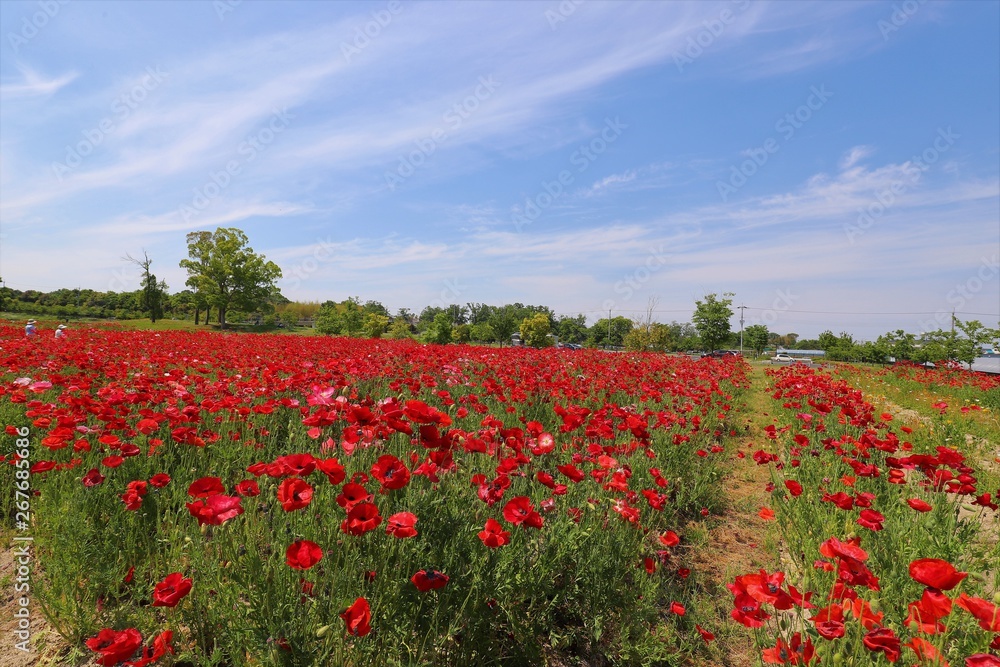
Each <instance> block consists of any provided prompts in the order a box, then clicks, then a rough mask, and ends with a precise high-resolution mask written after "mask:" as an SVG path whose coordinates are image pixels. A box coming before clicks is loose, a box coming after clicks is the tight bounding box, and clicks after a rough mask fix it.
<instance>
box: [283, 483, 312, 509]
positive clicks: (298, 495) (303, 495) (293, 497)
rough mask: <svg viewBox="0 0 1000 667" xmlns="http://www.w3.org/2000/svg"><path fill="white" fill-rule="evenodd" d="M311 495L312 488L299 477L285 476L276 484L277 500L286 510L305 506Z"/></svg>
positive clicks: (310, 499)
mask: <svg viewBox="0 0 1000 667" xmlns="http://www.w3.org/2000/svg"><path fill="white" fill-rule="evenodd" d="M312 497H313V488H312V487H311V486H309V482H307V481H305V480H304V479H302V478H301V477H287V478H285V479H283V480H282V481H281V484H280V485H279V486H278V500H279V501H280V502H281V507H282V509H284V510H285V511H286V512H294V511H295V510H300V509H302V508H303V507H305V506H307V505H308V504H309V503H310V501H312Z"/></svg>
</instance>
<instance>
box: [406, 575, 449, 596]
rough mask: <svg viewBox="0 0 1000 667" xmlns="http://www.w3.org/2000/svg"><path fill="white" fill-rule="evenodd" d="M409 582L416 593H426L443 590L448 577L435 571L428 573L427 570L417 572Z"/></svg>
mask: <svg viewBox="0 0 1000 667" xmlns="http://www.w3.org/2000/svg"><path fill="white" fill-rule="evenodd" d="M410 581H412V582H413V585H414V586H416V587H417V590H418V591H420V592H421V593H426V592H427V591H430V590H434V589H436V588H444V587H445V585H447V583H448V575H447V574H442V573H441V572H438V571H437V570H431V571H429V572H428V571H427V570H419V571H418V572H417V573H416V574H415V575H413V576H412V577H410Z"/></svg>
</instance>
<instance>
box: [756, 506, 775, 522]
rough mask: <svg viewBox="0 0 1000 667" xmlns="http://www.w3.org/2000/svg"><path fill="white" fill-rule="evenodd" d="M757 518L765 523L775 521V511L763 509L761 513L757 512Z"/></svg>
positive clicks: (768, 508) (767, 508)
mask: <svg viewBox="0 0 1000 667" xmlns="http://www.w3.org/2000/svg"><path fill="white" fill-rule="evenodd" d="M757 516H759V517H760V518H761V519H763V520H764V521H774V510H772V509H771V508H770V507H761V508H760V511H759V512H757Z"/></svg>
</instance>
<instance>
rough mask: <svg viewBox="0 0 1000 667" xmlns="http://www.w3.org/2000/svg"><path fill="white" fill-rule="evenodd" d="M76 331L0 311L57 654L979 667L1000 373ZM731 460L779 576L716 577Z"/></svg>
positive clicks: (23, 505) (1, 348) (23, 526)
mask: <svg viewBox="0 0 1000 667" xmlns="http://www.w3.org/2000/svg"><path fill="white" fill-rule="evenodd" d="M74 333H75V335H74V337H73V338H71V339H70V340H66V341H55V340H48V339H44V340H39V339H27V340H26V339H24V338H23V337H22V336H21V335H20V331H19V330H18V329H15V328H13V327H3V326H0V339H2V345H0V369H2V371H0V372H2V377H0V396H2V400H0V418H2V420H3V423H4V426H5V435H4V438H3V441H2V442H3V446H2V448H0V456H2V462H3V463H4V465H0V484H2V485H3V489H4V493H3V495H2V497H0V498H2V499H0V510H2V516H3V523H2V530H3V531H4V535H6V536H8V539H7V540H5V541H6V542H9V543H14V542H13V540H16V539H17V538H18V537H21V538H25V537H30V539H31V549H32V555H31V558H32V563H33V567H34V569H33V571H32V575H31V580H30V596H31V599H32V601H33V604H35V605H37V608H38V609H39V610H40V611H41V613H42V614H44V616H45V619H46V622H47V623H49V624H50V625H51V627H52V628H53V630H54V632H56V633H58V635H59V636H60V637H61V638H62V646H61V648H60V654H59V656H58V657H57V658H55V660H56V662H57V663H58V664H79V665H83V664H100V665H118V664H125V665H132V666H145V665H149V664H164V665H206V666H207V665H311V664H317V665H322V664H330V665H421V664H426V665H481V664H482V665H501V664H503V665H544V664H551V665H716V664H718V665H722V664H753V663H757V664H761V663H764V664H790V665H808V664H826V665H878V664H894V663H899V664H906V665H936V666H939V665H945V664H950V665H965V666H966V667H991V666H996V665H998V664H1000V661H998V659H997V657H996V654H997V653H998V651H1000V614H998V607H997V604H998V603H1000V594H998V590H1000V585H998V584H1000V547H998V540H997V533H998V531H997V523H996V517H997V495H998V491H1000V489H998V486H1000V483H998V480H1000V475H998V473H997V463H998V461H996V457H998V456H1000V451H998V450H997V448H998V436H1000V428H998V426H997V417H996V415H997V413H998V412H1000V409H998V408H1000V406H996V407H991V406H990V404H989V402H990V401H991V400H994V398H995V397H996V396H997V393H998V386H1000V383H997V382H995V381H993V380H989V379H981V378H978V377H976V376H971V375H969V374H967V373H966V374H962V373H955V374H953V375H949V376H948V377H947V378H945V377H944V373H943V372H942V373H938V374H934V375H931V376H926V377H925V376H924V375H921V374H920V373H923V371H920V372H919V373H918V372H917V371H909V370H906V369H903V370H898V369H896V370H892V371H881V372H879V373H873V372H869V371H859V370H857V369H854V368H853V367H849V366H842V367H837V368H836V369H831V370H812V369H804V368H798V367H784V368H777V369H761V368H759V367H757V368H753V367H751V365H750V364H747V363H745V362H744V361H742V360H741V359H738V358H726V359H704V360H693V359H690V358H687V357H683V356H670V355H665V354H654V353H649V354H641V353H634V354H633V353H606V352H602V351H598V350H580V351H573V350H552V349H550V350H532V349H527V348H513V349H494V348H485V347H474V346H466V345H446V346H445V345H420V344H416V343H414V342H412V341H386V340H369V339H342V338H312V337H298V336H295V337H293V336H275V335H255V334H216V333H205V332H180V331H160V332H153V331H121V330H113V329H89V330H88V329H81V330H79V331H77V332H74ZM861 385H865V392H866V393H862V390H861V389H859V388H858V387H859V386H861ZM872 391H881V392H882V394H884V396H882V398H883V399H884V401H885V405H880V406H878V407H876V405H875V402H874V401H875V399H870V398H869V396H870V395H872ZM931 394H932V395H933V396H934V397H936V398H937V401H936V402H934V403H928V405H927V406H926V407H927V408H929V409H927V410H924V412H923V413H921V412H920V410H921V409H923V407H925V406H924V405H923V403H920V401H925V400H926V396H927V395H931ZM906 397H909V398H906ZM890 399H891V400H890ZM910 399H912V403H913V405H912V406H911V405H906V407H905V409H904V408H903V407H901V406H900V405H899V404H900V403H904V402H905V401H907V400H910ZM889 403H892V406H891V407H886V405H889ZM932 405H933V407H931V406H932ZM915 415H916V416H915ZM968 436H971V438H970V437H968ZM737 471H743V472H744V473H747V474H750V473H752V474H754V475H757V476H758V477H760V478H761V479H762V483H761V484H759V485H757V486H758V487H759V488H758V495H757V496H755V498H754V501H756V500H760V503H759V507H758V508H756V509H755V512H757V513H756V514H755V515H754V516H753V521H754V522H755V523H754V530H756V531H758V532H759V534H760V540H759V543H758V544H754V545H752V548H753V549H755V550H756V551H758V552H761V553H760V557H761V559H763V560H766V561H767V562H768V563H769V565H768V567H767V568H765V569H760V568H758V569H755V570H747V571H735V572H731V573H729V574H731V575H732V576H730V577H727V579H726V580H725V581H715V580H713V578H712V576H711V574H710V573H709V572H708V571H707V570H706V568H704V567H703V561H704V553H705V550H706V549H708V548H710V546H711V543H712V536H713V533H714V531H717V530H719V528H720V526H721V525H722V524H723V523H724V517H726V516H727V515H730V514H731V512H732V510H733V508H734V506H735V505H736V504H737V501H736V500H734V499H733V498H732V497H731V489H732V484H731V480H732V477H733V475H734V474H736V472H737ZM758 510H759V512H758ZM769 545H771V546H773V549H772V553H766V552H767V550H768V548H769ZM748 548H749V547H748ZM4 641H9V642H13V641H14V640H11V639H9V638H4ZM735 646H742V647H743V648H744V649H745V652H744V653H742V654H739V655H744V656H752V658H751V660H752V661H753V662H751V663H747V662H743V663H741V662H739V659H738V658H734V656H735V655H737V653H736V652H734V651H733V647H735Z"/></svg>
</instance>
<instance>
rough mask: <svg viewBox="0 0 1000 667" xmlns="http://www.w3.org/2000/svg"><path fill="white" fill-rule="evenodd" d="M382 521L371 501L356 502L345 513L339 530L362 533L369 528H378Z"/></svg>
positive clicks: (355, 533) (354, 533)
mask: <svg viewBox="0 0 1000 667" xmlns="http://www.w3.org/2000/svg"><path fill="white" fill-rule="evenodd" d="M380 523H382V517H381V516H379V513H378V507H376V506H375V505H374V504H373V503H358V504H357V505H355V506H354V507H352V508H351V510H350V511H349V512H348V513H347V518H346V519H344V521H343V523H341V524H340V530H341V531H342V532H345V533H349V534H351V535H363V534H365V533H367V532H368V531H369V530H374V529H375V528H378V526H379V524H380Z"/></svg>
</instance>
